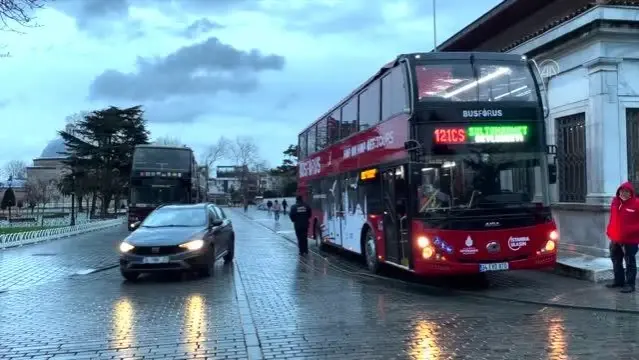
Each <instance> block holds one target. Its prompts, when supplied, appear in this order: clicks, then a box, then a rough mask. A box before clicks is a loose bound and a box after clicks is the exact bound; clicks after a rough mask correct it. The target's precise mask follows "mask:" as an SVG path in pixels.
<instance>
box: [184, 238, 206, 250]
mask: <svg viewBox="0 0 639 360" xmlns="http://www.w3.org/2000/svg"><path fill="white" fill-rule="evenodd" d="M202 246H204V240H193V241H189V242H187V243H184V244H182V245H180V247H181V248H183V249H187V250H199V249H201V248H202Z"/></svg>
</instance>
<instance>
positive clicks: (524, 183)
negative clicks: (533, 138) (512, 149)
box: [413, 153, 548, 215]
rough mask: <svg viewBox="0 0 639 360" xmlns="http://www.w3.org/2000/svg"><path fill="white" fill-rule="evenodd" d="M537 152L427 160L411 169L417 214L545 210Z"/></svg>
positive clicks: (545, 191)
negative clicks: (511, 209) (527, 208)
mask: <svg viewBox="0 0 639 360" xmlns="http://www.w3.org/2000/svg"><path fill="white" fill-rule="evenodd" d="M543 164H544V159H543V155H542V154H541V153H509V154H486V153H484V154H481V153H478V154H475V153H468V154H462V155H454V156H442V157H433V158H430V159H429V161H428V162H426V163H419V164H417V167H416V168H415V167H413V169H414V171H413V176H414V177H415V178H414V180H415V181H416V183H417V185H418V187H417V192H418V194H417V198H418V202H417V213H419V214H421V215H428V214H434V213H442V212H450V211H452V212H457V211H463V212H466V211H473V210H478V211H479V212H481V211H482V210H487V209H509V208H522V207H536V206H538V205H537V204H539V205H547V203H548V199H547V197H548V191H547V188H546V186H545V184H544V183H543V182H542V178H543V177H542V176H544V175H545V171H542V170H543V168H542V166H544V165H543Z"/></svg>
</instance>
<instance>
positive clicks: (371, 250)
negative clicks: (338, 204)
mask: <svg viewBox="0 0 639 360" xmlns="http://www.w3.org/2000/svg"><path fill="white" fill-rule="evenodd" d="M364 251H365V258H366V266H367V267H368V270H369V271H370V272H372V273H373V274H376V273H378V272H379V268H380V263H379V260H378V259H377V247H376V245H375V235H374V234H373V231H372V230H371V229H368V230H366V235H365V237H364Z"/></svg>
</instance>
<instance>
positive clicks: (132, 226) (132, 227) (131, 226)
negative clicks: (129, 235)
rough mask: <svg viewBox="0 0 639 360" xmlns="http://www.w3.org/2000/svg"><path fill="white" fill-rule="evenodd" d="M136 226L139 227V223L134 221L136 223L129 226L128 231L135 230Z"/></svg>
mask: <svg viewBox="0 0 639 360" xmlns="http://www.w3.org/2000/svg"><path fill="white" fill-rule="evenodd" d="M138 226H140V222H139V221H136V222H134V223H132V224H130V225H129V230H131V231H133V230H135V229H137V228H138Z"/></svg>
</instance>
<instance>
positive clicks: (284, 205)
mask: <svg viewBox="0 0 639 360" xmlns="http://www.w3.org/2000/svg"><path fill="white" fill-rule="evenodd" d="M287 207H288V202H286V199H283V200H282V211H283V212H284V214H286V208H287Z"/></svg>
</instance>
